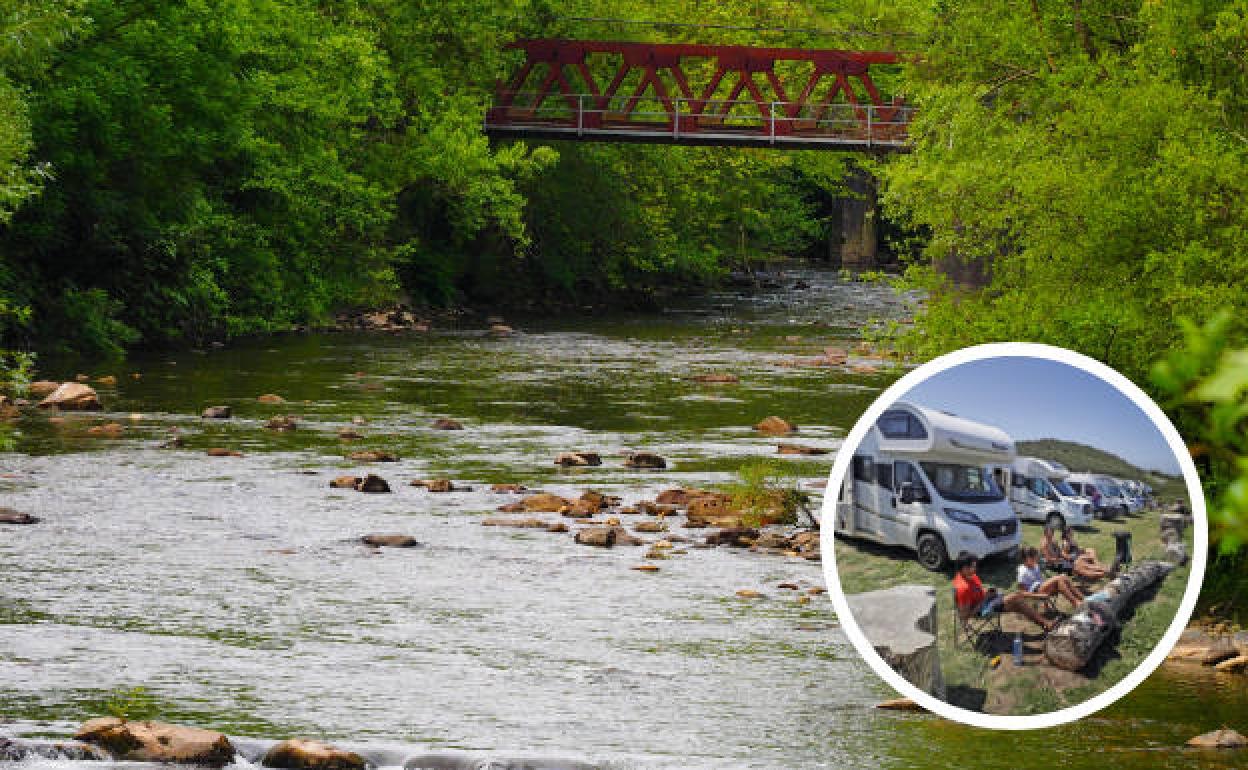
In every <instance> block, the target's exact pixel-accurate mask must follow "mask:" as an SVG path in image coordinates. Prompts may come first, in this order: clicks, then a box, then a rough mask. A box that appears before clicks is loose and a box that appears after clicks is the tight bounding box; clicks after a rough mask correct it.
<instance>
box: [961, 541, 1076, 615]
mask: <svg viewBox="0 0 1248 770" xmlns="http://www.w3.org/2000/svg"><path fill="white" fill-rule="evenodd" d="M978 569H979V559H978V558H976V557H974V556H972V555H970V554H963V555H962V556H960V557H959V558H958V561H957V572H956V573H954V576H953V588H954V599H955V601H956V602H957V604H958V617H961V618H963V619H965V618H969V617H971V616H972V615H979V616H981V617H984V616H987V615H991V614H992V613H994V612H1017V613H1018V614H1020V615H1022V616H1024V617H1026V618H1027V619H1028V620H1030V621H1031V622H1032V623H1035V624H1036V625H1038V626H1040V627H1041V628H1043V629H1044V630H1045V631H1052V630H1053V626H1054V625H1055V623H1053V622H1052V621H1049V620H1045V618H1044V616H1043V615H1041V614H1040V613H1039V612H1038V611H1037V610H1036V608H1035V607H1033V606H1031V605H1030V604H1029V603H1027V601H1026V600H1025V597H1024V596H1023V595H1022V594H1019V593H1012V594H1006V595H1004V596H1002V595H1001V594H1000V593H998V592H997V589H995V588H989V589H988V590H984V584H983V583H982V582H981V581H980V579H979V575H978V574H976V573H977V571H978Z"/></svg>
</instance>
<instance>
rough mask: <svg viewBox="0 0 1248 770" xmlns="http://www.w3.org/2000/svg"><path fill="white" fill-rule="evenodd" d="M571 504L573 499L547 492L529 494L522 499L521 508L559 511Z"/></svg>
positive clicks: (550, 511)
mask: <svg viewBox="0 0 1248 770" xmlns="http://www.w3.org/2000/svg"><path fill="white" fill-rule="evenodd" d="M571 505H572V501H571V500H568V499H567V498H565V497H560V496H559V495H552V494H549V493H547V492H539V493H537V494H535V495H529V496H528V497H526V498H524V499H523V500H521V501H520V509H521V510H523V511H528V512H529V513H559V512H560V511H562V510H563V509H564V508H569V507H571Z"/></svg>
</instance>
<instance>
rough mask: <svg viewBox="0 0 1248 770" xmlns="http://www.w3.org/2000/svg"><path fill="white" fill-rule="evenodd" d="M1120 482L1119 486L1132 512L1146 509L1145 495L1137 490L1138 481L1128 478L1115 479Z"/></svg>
mask: <svg viewBox="0 0 1248 770" xmlns="http://www.w3.org/2000/svg"><path fill="white" fill-rule="evenodd" d="M1114 481H1115V482H1116V483H1117V484H1118V488H1119V489H1120V490H1122V496H1123V497H1124V498H1125V499H1126V501H1127V509H1128V510H1129V511H1131V513H1139V512H1140V511H1142V510H1144V497H1143V496H1142V495H1141V494H1140V493H1139V492H1138V491H1137V490H1136V483H1137V482H1134V481H1128V480H1126V479H1114Z"/></svg>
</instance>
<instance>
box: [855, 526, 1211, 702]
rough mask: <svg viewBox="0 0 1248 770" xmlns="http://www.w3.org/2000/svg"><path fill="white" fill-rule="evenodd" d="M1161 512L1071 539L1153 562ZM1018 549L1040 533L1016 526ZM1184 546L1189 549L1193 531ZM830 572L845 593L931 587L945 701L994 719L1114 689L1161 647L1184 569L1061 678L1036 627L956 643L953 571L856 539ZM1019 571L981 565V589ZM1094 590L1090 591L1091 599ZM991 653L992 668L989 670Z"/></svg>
mask: <svg viewBox="0 0 1248 770" xmlns="http://www.w3.org/2000/svg"><path fill="white" fill-rule="evenodd" d="M1159 515H1160V514H1159V512H1158V511H1156V510H1153V511H1143V512H1141V513H1140V514H1137V515H1134V516H1128V517H1126V518H1125V519H1122V520H1119V521H1111V522H1105V521H1096V522H1094V524H1093V525H1092V526H1091V527H1087V528H1084V529H1082V530H1080V531H1079V532H1078V536H1077V540H1078V542H1079V544H1080V546H1082V547H1084V548H1093V549H1095V550H1096V552H1097V556H1098V558H1099V559H1100V560H1101V561H1102V562H1104V563H1109V562H1110V560H1111V559H1112V558H1113V554H1114V539H1113V534H1112V533H1113V532H1115V531H1118V530H1124V529H1125V530H1127V531H1130V532H1131V534H1132V538H1131V553H1132V557H1133V558H1134V560H1135V561H1136V562H1140V561H1145V560H1148V559H1160V558H1162V556H1163V553H1164V551H1163V545H1162V543H1161V539H1160V536H1159V532H1158V516H1159ZM1022 526H1023V530H1022V535H1023V543H1024V544H1026V545H1036V546H1039V544H1040V542H1041V540H1042V535H1043V525H1041V524H1040V523H1033V522H1023V523H1022ZM1185 538H1186V540H1187V545H1188V549H1189V552H1190V550H1191V545H1192V544H1191V531H1190V530H1189V531H1188V532H1187V533H1186V535H1185ZM836 566H837V572H838V576H839V578H840V581H841V587H842V589H843V590H844V591H845V593H847V594H854V593H861V592H864V591H873V590H877V589H881V588H890V587H893V586H897V585H902V584H919V585H930V586H932V587H934V588H935V589H936V602H937V618H938V629H937V643H938V646H939V649H940V665H941V670H942V674H943V675H944V679H945V687H946V698H947V699H948V700H949V701H950V702H952V703H954V704H956V705H958V706H961V707H963V708H968V709H972V710H977V711H985V712H988V713H998V714H1036V713H1045V712H1049V711H1054V710H1057V709H1060V708H1065V707H1067V706H1071V705H1075V704H1078V703H1081V702H1083V701H1085V700H1087V699H1088V698H1090V697H1092V696H1093V695H1096V694H1097V693H1100V692H1103V691H1104V690H1106V689H1108V688H1110V687H1112V686H1113V685H1114V684H1115V683H1116V682H1118V681H1119V680H1121V679H1122V678H1123V677H1125V676H1126V675H1127V674H1128V673H1130V672H1131V671H1133V670H1134V669H1135V668H1136V667H1137V666H1138V665H1139V664H1140V663H1141V662H1142V661H1143V660H1144V658H1145V657H1147V655H1148V654H1149V653H1150V652H1151V651H1152V650H1153V648H1154V647H1155V646H1156V645H1157V642H1158V641H1160V639H1161V637H1162V635H1163V634H1164V633H1165V631H1166V629H1167V628H1168V627H1169V625H1170V622H1171V620H1173V618H1174V614H1175V613H1176V612H1177V611H1178V607H1179V603H1180V601H1181V599H1182V596H1183V592H1184V590H1185V589H1186V586H1187V579H1188V574H1189V567H1186V566H1185V567H1180V568H1178V569H1176V570H1175V571H1173V572H1171V573H1170V575H1169V576H1167V577H1166V578H1165V580H1163V581H1162V583H1161V584H1160V587H1159V588H1158V589H1157V590H1156V591H1155V592H1154V593H1153V594H1152V595H1151V596H1150V597H1147V598H1146V599H1145V600H1143V601H1141V602H1140V603H1138V604H1137V605H1136V606H1135V608H1134V610H1133V611H1132V612H1131V614H1130V617H1129V618H1128V619H1127V620H1126V622H1125V624H1124V627H1123V629H1122V631H1121V632H1120V633H1119V634H1118V636H1117V638H1115V637H1113V636H1111V637H1110V638H1109V640H1107V641H1106V642H1105V643H1104V644H1103V645H1102V646H1101V648H1100V650H1098V653H1097V655H1096V657H1095V658H1094V659H1093V660H1092V661H1091V662H1090V663H1089V664H1088V665H1087V666H1086V667H1085V668H1084V669H1082V670H1080V671H1077V672H1065V671H1061V670H1060V669H1056V668H1055V667H1052V666H1049V665H1048V664H1047V661H1045V659H1044V656H1043V648H1042V644H1043V640H1042V636H1041V633H1040V629H1039V628H1038V627H1036V626H1035V625H1033V624H1030V623H1028V622H1027V621H1026V620H1025V619H1024V618H1022V617H1020V616H1016V615H1011V614H1007V615H1005V616H1003V619H1002V620H1003V623H1002V625H1003V627H1004V629H1005V631H1006V633H1005V634H994V633H991V632H990V633H988V634H985V635H984V636H981V637H980V638H979V639H978V640H977V644H976V646H975V647H973V646H972V645H971V644H968V643H967V642H966V640H965V639H964V640H962V642H961V643H960V644H955V642H954V624H955V618H954V616H953V597H952V594H951V588H950V586H951V581H952V579H953V571H952V568H951V569H949V570H947V571H945V572H942V573H936V572H929V571H927V570H925V569H924V568H923V567H921V566H919V564H918V562H917V561H916V560H915V557H914V553H913V552H912V551H909V550H906V549H904V548H894V547H884V546H878V545H875V544H873V543H869V542H866V541H862V540H847V539H845V538H842V537H840V536H838V537H837V539H836ZM1016 569H1017V564H1016V563H1015V562H1011V561H1008V560H1006V559H1005V558H1003V557H999V556H998V557H993V558H990V559H988V560H986V561H984V562H981V563H980V565H979V575H980V578H981V579H982V580H983V582H984V585H985V587H987V586H996V587H997V588H999V589H1009V590H1014V580H1015V570H1016ZM1100 585H1103V582H1102V583H1097V584H1092V586H1093V587H1092V589H1085V593H1090V592H1091V590H1094V589H1095V587H1099V586H1100ZM1058 607H1059V609H1060V610H1061V611H1062V612H1069V611H1070V609H1071V608H1070V605H1069V603H1068V602H1067V601H1066V600H1065V599H1059V601H1058ZM1016 631H1017V632H1021V633H1022V636H1023V641H1024V649H1025V655H1024V666H1023V667H1022V668H1015V667H1014V666H1013V663H1012V661H1011V660H1010V649H1011V646H1012V643H1013V638H1014V633H1015V632H1016ZM997 655H1001V656H1002V660H1001V662H1000V665H999V666H998V667H996V668H994V667H992V665H991V662H992V660H993V658H994V657H996V656H997Z"/></svg>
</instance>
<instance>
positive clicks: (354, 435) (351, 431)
mask: <svg viewBox="0 0 1248 770" xmlns="http://www.w3.org/2000/svg"><path fill="white" fill-rule="evenodd" d="M338 438H340V439H342V440H343V441H357V440H359V439H362V438H364V434H363V433H360V432H359V431H358V430H356V429H355V428H350V427H347V428H339V429H338Z"/></svg>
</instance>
